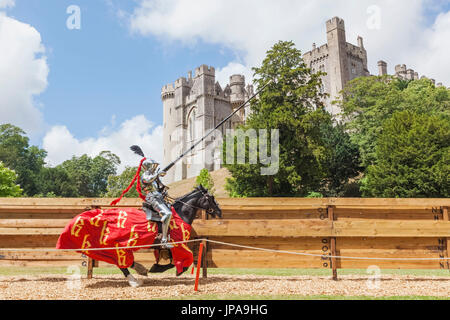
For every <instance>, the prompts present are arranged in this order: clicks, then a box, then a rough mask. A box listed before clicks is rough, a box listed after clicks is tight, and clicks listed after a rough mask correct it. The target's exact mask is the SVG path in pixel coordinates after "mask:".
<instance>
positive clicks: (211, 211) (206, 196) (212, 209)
mask: <svg viewBox="0 0 450 320" xmlns="http://www.w3.org/2000/svg"><path fill="white" fill-rule="evenodd" d="M199 192H201V193H202V195H203V196H204V197H205V199H206V200H208V203H209V205H210V206H211V208H209V209H208V210H206V211H207V212H208V213H210V214H212V213H213V212H214V208H213V204H212V203H211V200H213V199H212V198H211V196H210V195H209V194H208V193H207V192H206V193H205V192H203V190H197V191H195V192H193V193H191V194H190V196H193V195H195V194H197V193H199ZM166 198H167V199H168V200H169V201H171V202H172V203H171V204H172V205H173V204H174V203H175V202H179V203H182V204H184V205H186V206H188V207H191V208H194V209H197V210H205V208H200V207H197V206H194V205H192V204H189V203H187V202H184V201H181V200H177V199H174V198H172V197H169V196H166ZM213 201H214V202H215V200H213ZM214 205H215V206H216V207H218V204H217V202H215V203H214Z"/></svg>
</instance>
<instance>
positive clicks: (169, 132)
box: [161, 65, 253, 183]
mask: <svg viewBox="0 0 450 320" xmlns="http://www.w3.org/2000/svg"><path fill="white" fill-rule="evenodd" d="M252 95H253V86H252V85H247V86H246V85H245V77H244V76H243V75H233V76H231V77H230V83H229V84H228V85H227V86H226V87H225V88H224V89H222V87H221V86H220V84H219V83H218V82H216V80H215V69H214V68H213V67H208V66H206V65H202V66H200V67H198V68H196V69H195V73H194V76H192V72H188V77H187V78H184V77H181V78H179V79H178V80H176V81H175V83H173V84H168V85H166V86H164V87H163V88H162V91H161V99H162V101H163V108H164V112H163V122H164V123H163V143H164V163H163V166H165V165H167V164H169V163H171V162H172V161H173V160H175V159H176V158H177V157H178V156H179V155H180V154H181V153H182V152H183V151H185V150H187V148H189V147H190V146H191V145H192V144H193V143H194V142H196V141H198V140H199V139H200V138H201V137H202V136H203V135H204V134H205V133H206V132H209V131H210V130H211V129H213V128H214V127H215V126H216V125H217V124H218V123H219V122H220V121H222V120H223V119H224V118H226V117H227V116H228V115H229V114H230V113H231V112H232V111H233V110H234V109H235V108H237V107H238V106H240V105H241V104H242V103H244V102H245V101H246V100H247V99H248V98H249V97H250V96H252ZM248 112H249V110H248V107H247V108H244V110H241V112H239V113H238V114H236V115H234V116H233V117H232V118H231V119H229V120H228V121H227V122H226V123H225V124H224V125H223V126H222V127H221V128H220V129H219V130H220V135H218V134H216V135H214V134H213V135H211V136H209V137H208V138H207V139H206V140H205V141H203V142H202V143H201V144H200V145H199V146H197V147H196V148H195V149H194V150H193V152H191V153H190V154H189V155H187V156H186V157H185V158H184V159H183V160H182V161H179V162H178V163H177V164H176V165H175V166H174V168H172V170H170V171H169V172H168V173H167V175H166V176H165V177H164V181H165V183H171V182H174V181H179V180H182V179H187V178H191V177H195V176H197V175H198V174H199V172H200V170H201V169H203V168H207V169H208V170H217V169H220V166H221V164H220V150H219V148H220V144H221V141H219V140H221V138H222V136H225V132H226V131H225V130H226V129H232V128H234V127H235V126H236V125H237V124H239V123H242V122H243V121H244V120H245V118H246V116H247V113H248Z"/></svg>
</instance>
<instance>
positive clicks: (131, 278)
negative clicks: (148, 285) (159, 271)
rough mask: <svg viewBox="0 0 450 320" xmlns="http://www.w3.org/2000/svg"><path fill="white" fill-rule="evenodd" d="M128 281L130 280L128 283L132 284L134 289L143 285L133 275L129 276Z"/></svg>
mask: <svg viewBox="0 0 450 320" xmlns="http://www.w3.org/2000/svg"><path fill="white" fill-rule="evenodd" d="M127 280H128V283H129V284H130V286H131V287H133V288H137V287H140V286H141V285H142V281H141V280H139V279H136V278H135V277H133V276H132V275H131V274H130V275H128V276H127Z"/></svg>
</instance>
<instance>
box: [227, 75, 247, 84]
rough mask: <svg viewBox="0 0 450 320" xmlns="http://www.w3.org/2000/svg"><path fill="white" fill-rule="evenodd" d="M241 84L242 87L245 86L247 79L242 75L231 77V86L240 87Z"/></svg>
mask: <svg viewBox="0 0 450 320" xmlns="http://www.w3.org/2000/svg"><path fill="white" fill-rule="evenodd" d="M239 84H242V85H244V84H245V77H244V76H243V75H241V74H233V75H232V76H231V77H230V85H239Z"/></svg>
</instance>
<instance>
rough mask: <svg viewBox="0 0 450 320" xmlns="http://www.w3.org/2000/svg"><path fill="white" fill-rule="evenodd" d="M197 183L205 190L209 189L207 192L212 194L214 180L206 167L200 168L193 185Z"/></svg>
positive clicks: (213, 191)
mask: <svg viewBox="0 0 450 320" xmlns="http://www.w3.org/2000/svg"><path fill="white" fill-rule="evenodd" d="M199 185H202V186H203V187H204V188H205V189H206V190H208V191H209V193H211V194H212V195H214V193H215V189H214V180H213V178H212V177H211V174H210V173H209V171H208V169H202V170H200V173H199V175H198V176H197V178H196V179H195V187H197V186H199Z"/></svg>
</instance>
